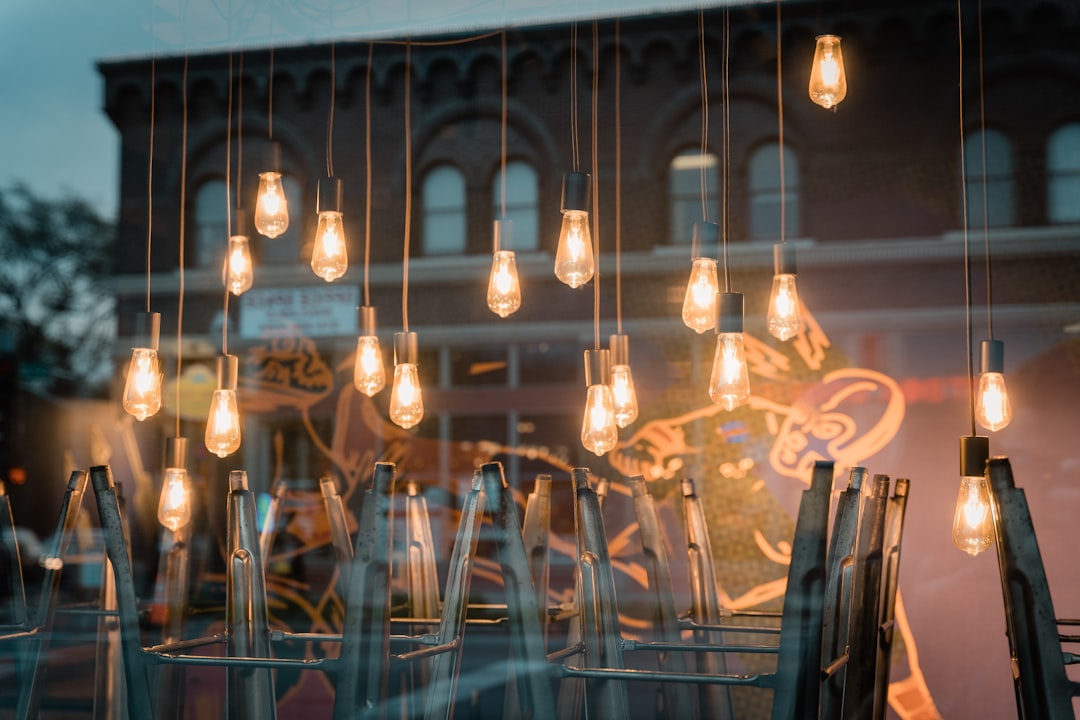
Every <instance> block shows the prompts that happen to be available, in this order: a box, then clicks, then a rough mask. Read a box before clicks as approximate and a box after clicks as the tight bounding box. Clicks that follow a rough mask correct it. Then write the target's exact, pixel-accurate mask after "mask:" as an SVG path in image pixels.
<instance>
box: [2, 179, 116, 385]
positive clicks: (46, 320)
mask: <svg viewBox="0 0 1080 720" xmlns="http://www.w3.org/2000/svg"><path fill="white" fill-rule="evenodd" d="M113 237H114V233H113V228H112V225H111V224H110V223H109V222H107V221H106V220H105V219H103V218H102V217H101V216H100V215H99V214H98V213H97V211H96V210H95V209H94V208H92V207H91V206H90V205H89V204H88V203H87V202H86V201H84V200H82V199H80V198H75V197H65V198H61V199H58V200H52V199H46V198H42V197H40V196H37V195H35V194H34V193H33V192H32V191H31V190H30V189H28V188H27V187H25V186H23V185H15V186H13V187H10V188H6V189H5V188H0V336H6V337H5V338H4V339H5V340H6V344H7V345H9V346H10V347H11V349H12V350H13V352H14V353H15V357H16V359H17V360H18V362H19V363H20V364H22V365H26V366H28V367H32V368H36V369H37V372H36V373H30V375H39V376H40V375H43V376H44V377H38V378H35V379H33V381H32V384H33V385H34V386H35V387H36V388H37V389H38V390H41V391H45V392H50V393H56V394H62V395H68V394H81V395H85V394H88V393H91V392H93V391H94V390H95V389H96V388H98V387H100V386H101V385H103V383H105V382H106V381H107V380H108V378H109V377H110V375H111V370H112V366H111V362H110V345H111V342H112V339H113V337H114V335H115V320H114V306H115V302H114V300H113V298H112V296H111V295H110V294H109V293H108V291H107V278H108V276H109V273H110V257H111V256H110V253H111V249H112V244H113ZM42 370H44V371H42ZM25 376H27V374H26V373H24V377H25Z"/></svg>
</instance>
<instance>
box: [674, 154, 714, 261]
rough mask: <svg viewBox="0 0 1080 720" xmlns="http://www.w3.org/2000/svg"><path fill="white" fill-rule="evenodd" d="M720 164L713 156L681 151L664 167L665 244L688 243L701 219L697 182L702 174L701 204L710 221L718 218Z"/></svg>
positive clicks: (698, 184) (698, 185)
mask: <svg viewBox="0 0 1080 720" xmlns="http://www.w3.org/2000/svg"><path fill="white" fill-rule="evenodd" d="M719 168H720V163H719V161H718V160H717V157H716V155H715V154H714V153H706V154H705V155H702V154H701V152H700V151H699V150H684V151H683V152H681V153H679V154H678V155H676V156H675V157H673V158H672V159H671V164H670V165H669V166H668V213H669V216H670V220H669V224H668V233H669V236H668V240H669V242H671V243H673V244H674V243H689V242H690V240H691V237H692V234H693V231H694V223H695V222H698V221H699V220H703V219H704V218H703V217H702V216H701V214H702V208H701V180H702V172H704V173H705V191H706V195H705V202H706V207H707V208H708V211H709V212H708V217H709V219H710V220H717V219H719V217H720V200H719V197H720V196H719V191H720V170H719Z"/></svg>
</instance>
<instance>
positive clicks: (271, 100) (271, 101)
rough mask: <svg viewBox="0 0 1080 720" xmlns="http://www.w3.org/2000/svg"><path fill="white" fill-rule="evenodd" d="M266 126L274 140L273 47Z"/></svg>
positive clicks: (272, 26) (267, 92)
mask: <svg viewBox="0 0 1080 720" xmlns="http://www.w3.org/2000/svg"><path fill="white" fill-rule="evenodd" d="M273 34H274V21H273V19H271V20H270V35H271V36H273ZM266 96H267V97H266V124H267V129H268V131H269V134H270V139H271V140H273V139H274V46H273V45H271V46H270V76H269V77H268V78H267V80H266ZM275 169H276V168H275Z"/></svg>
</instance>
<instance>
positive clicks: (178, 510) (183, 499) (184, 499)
mask: <svg viewBox="0 0 1080 720" xmlns="http://www.w3.org/2000/svg"><path fill="white" fill-rule="evenodd" d="M157 517H158V522H160V523H161V524H162V525H164V526H165V527H166V528H168V529H169V530H172V531H173V532H176V531H177V530H179V529H180V528H182V527H184V526H185V525H187V524H188V523H189V522H191V482H190V480H189V479H188V474H187V470H185V469H184V468H174V467H171V468H166V469H165V477H164V479H163V480H162V483H161V499H160V500H158V511H157Z"/></svg>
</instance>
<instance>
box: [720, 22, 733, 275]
mask: <svg viewBox="0 0 1080 720" xmlns="http://www.w3.org/2000/svg"><path fill="white" fill-rule="evenodd" d="M723 45H724V47H723V52H722V55H723V64H722V68H721V74H722V75H723V77H722V78H721V90H720V92H721V95H723V97H722V98H721V101H722V103H723V107H724V122H723V127H722V129H721V145H722V148H721V154H722V155H723V157H722V158H721V163H720V164H721V182H722V183H723V190H722V192H721V195H723V217H722V218H721V223H720V248H721V255H722V257H723V265H724V292H731V271H730V270H729V269H728V252H727V240H728V196H729V193H730V191H731V183H730V182H729V179H730V170H729V166H730V165H731V161H730V157H731V94H730V92H729V86H728V77H729V74H728V73H729V68H730V64H731V22H730V16H729V15H728V6H727V5H724V42H723Z"/></svg>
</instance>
